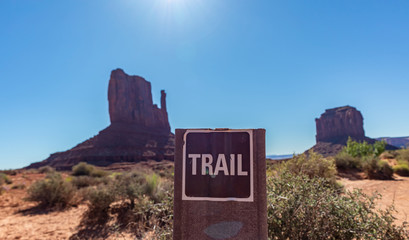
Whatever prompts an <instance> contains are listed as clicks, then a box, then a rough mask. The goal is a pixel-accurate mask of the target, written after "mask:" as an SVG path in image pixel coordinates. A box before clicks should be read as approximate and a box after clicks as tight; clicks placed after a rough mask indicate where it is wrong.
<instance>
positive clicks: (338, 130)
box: [315, 106, 365, 144]
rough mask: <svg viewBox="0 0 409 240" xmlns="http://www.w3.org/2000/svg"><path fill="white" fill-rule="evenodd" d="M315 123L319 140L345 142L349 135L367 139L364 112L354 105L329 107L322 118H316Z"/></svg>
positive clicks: (357, 138)
mask: <svg viewBox="0 0 409 240" xmlns="http://www.w3.org/2000/svg"><path fill="white" fill-rule="evenodd" d="M315 123H316V126H317V135H316V141H317V142H330V143H339V144H344V143H345V142H346V141H347V140H348V137H351V138H352V139H354V140H356V141H363V140H364V139H365V132H364V122H363V117H362V114H361V112H359V111H358V110H356V108H354V107H350V106H345V107H338V108H333V109H327V110H326V111H325V113H323V114H321V117H320V118H316V119H315Z"/></svg>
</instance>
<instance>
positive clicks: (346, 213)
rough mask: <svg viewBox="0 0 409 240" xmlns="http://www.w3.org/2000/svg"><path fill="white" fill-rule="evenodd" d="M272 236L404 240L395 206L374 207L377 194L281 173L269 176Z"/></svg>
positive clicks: (268, 188)
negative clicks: (369, 194) (347, 190)
mask: <svg viewBox="0 0 409 240" xmlns="http://www.w3.org/2000/svg"><path fill="white" fill-rule="evenodd" d="M267 193H268V235H269V238H270V239H283V240H284V239H294V240H297V239H405V238H406V237H408V235H407V232H405V228H404V226H396V225H394V223H393V221H394V217H393V216H392V213H393V208H388V209H387V210H385V211H382V210H378V209H376V208H375V200H376V199H377V198H378V196H372V197H369V196H367V195H365V194H363V193H362V192H360V191H354V192H345V193H342V192H340V191H339V188H334V187H333V184H331V183H330V182H329V181H328V180H327V179H324V178H310V177H308V176H306V175H303V174H293V173H290V172H288V171H287V172H282V173H280V174H279V175H277V176H275V177H270V178H268V182H267Z"/></svg>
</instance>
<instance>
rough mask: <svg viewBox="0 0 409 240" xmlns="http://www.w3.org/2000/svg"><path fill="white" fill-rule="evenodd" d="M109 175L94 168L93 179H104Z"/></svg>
mask: <svg viewBox="0 0 409 240" xmlns="http://www.w3.org/2000/svg"><path fill="white" fill-rule="evenodd" d="M107 175H108V173H107V172H106V171H104V170H102V169H98V168H94V170H93V171H92V172H91V177H95V178H102V177H105V176H107Z"/></svg>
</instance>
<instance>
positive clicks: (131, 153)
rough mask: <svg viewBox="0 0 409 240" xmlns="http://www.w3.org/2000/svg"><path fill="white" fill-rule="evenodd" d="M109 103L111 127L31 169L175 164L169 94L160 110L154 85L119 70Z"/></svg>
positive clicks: (111, 84)
mask: <svg viewBox="0 0 409 240" xmlns="http://www.w3.org/2000/svg"><path fill="white" fill-rule="evenodd" d="M108 102H109V117H110V120H111V124H110V126H108V127H107V128H105V129H104V130H102V131H100V132H99V133H98V135H96V136H94V137H92V138H90V139H88V140H87V141H85V142H83V143H80V144H78V145H77V146H75V147H74V148H72V149H70V150H68V151H65V152H57V153H54V154H51V155H50V157H49V158H47V159H46V160H44V161H42V162H37V163H33V164H31V165H30V166H28V168H38V167H41V166H45V165H49V166H52V167H55V168H57V169H59V170H67V169H71V167H72V166H73V165H75V164H77V163H79V162H82V161H83V162H88V163H91V164H94V165H97V166H108V165H110V164H112V163H118V162H139V161H142V160H149V159H152V160H157V161H160V160H164V159H166V160H172V161H173V155H174V147H175V144H174V135H173V134H172V133H171V132H170V125H169V121H168V113H167V110H166V93H165V91H163V90H162V91H161V108H158V106H157V105H156V104H153V101H152V92H151V84H150V82H148V81H146V80H145V79H143V78H142V77H139V76H130V75H127V74H126V73H125V72H124V71H123V70H122V69H116V70H114V71H112V73H111V78H110V80H109V86H108Z"/></svg>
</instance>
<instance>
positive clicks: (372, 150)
mask: <svg viewBox="0 0 409 240" xmlns="http://www.w3.org/2000/svg"><path fill="white" fill-rule="evenodd" d="M385 147H386V143H385V142H384V141H376V142H375V143H374V144H372V145H371V144H368V143H367V142H366V141H363V142H356V141H354V140H352V139H351V138H348V141H347V145H346V146H345V147H344V148H343V151H345V152H346V153H348V154H349V155H351V156H352V157H365V156H370V155H375V156H379V155H381V153H383V152H384V151H385Z"/></svg>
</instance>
